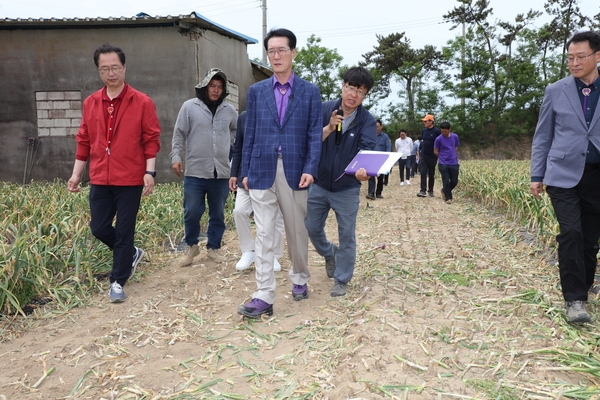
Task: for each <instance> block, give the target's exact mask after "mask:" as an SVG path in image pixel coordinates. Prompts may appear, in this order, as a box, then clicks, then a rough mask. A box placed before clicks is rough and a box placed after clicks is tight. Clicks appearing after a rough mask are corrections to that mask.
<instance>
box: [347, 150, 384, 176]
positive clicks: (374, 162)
mask: <svg viewBox="0 0 600 400" xmlns="http://www.w3.org/2000/svg"><path fill="white" fill-rule="evenodd" d="M389 157H390V155H389V154H388V153H384V152H381V153H369V152H360V153H358V154H357V155H356V156H354V158H353V159H352V161H351V162H350V164H348V166H347V167H346V169H345V170H344V174H350V175H354V174H356V171H358V170H359V169H361V168H364V169H365V170H366V171H367V175H368V176H378V175H379V174H382V173H385V171H384V172H381V167H383V165H384V164H385V162H386V161H388V159H389ZM387 172H389V171H387ZM344 174H342V175H341V176H339V177H338V178H337V179H336V181H338V180H340V179H342V176H344Z"/></svg>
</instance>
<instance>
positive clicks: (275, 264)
mask: <svg viewBox="0 0 600 400" xmlns="http://www.w3.org/2000/svg"><path fill="white" fill-rule="evenodd" d="M273 271H275V272H279V271H281V264H279V260H278V259H275V262H273Z"/></svg>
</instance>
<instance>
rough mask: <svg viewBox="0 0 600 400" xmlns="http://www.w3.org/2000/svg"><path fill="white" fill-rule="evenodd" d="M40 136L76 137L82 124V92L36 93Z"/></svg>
mask: <svg viewBox="0 0 600 400" xmlns="http://www.w3.org/2000/svg"><path fill="white" fill-rule="evenodd" d="M35 105H36V113H37V126H38V136H40V137H42V136H75V135H76V134H77V130H78V129H79V124H80V122H81V91H79V90H70V91H52V92H36V94H35Z"/></svg>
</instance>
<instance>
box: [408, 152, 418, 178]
mask: <svg viewBox="0 0 600 400" xmlns="http://www.w3.org/2000/svg"><path fill="white" fill-rule="evenodd" d="M408 158H409V159H410V177H411V178H414V176H415V174H416V173H417V167H418V166H419V164H417V156H416V155H413V156H409V157H408Z"/></svg>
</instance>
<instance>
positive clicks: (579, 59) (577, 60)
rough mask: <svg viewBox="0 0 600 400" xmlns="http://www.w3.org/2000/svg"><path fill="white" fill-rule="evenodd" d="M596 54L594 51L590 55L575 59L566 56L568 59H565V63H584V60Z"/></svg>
mask: <svg viewBox="0 0 600 400" xmlns="http://www.w3.org/2000/svg"><path fill="white" fill-rule="evenodd" d="M597 52H598V50H596V51H593V52H591V53H590V54H588V55H587V56H577V57H574V56H568V57H567V62H568V63H569V64H573V63H574V62H579V61H581V62H584V61H585V60H586V59H587V58H588V57H589V56H591V55H594V54H596V53H597Z"/></svg>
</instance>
